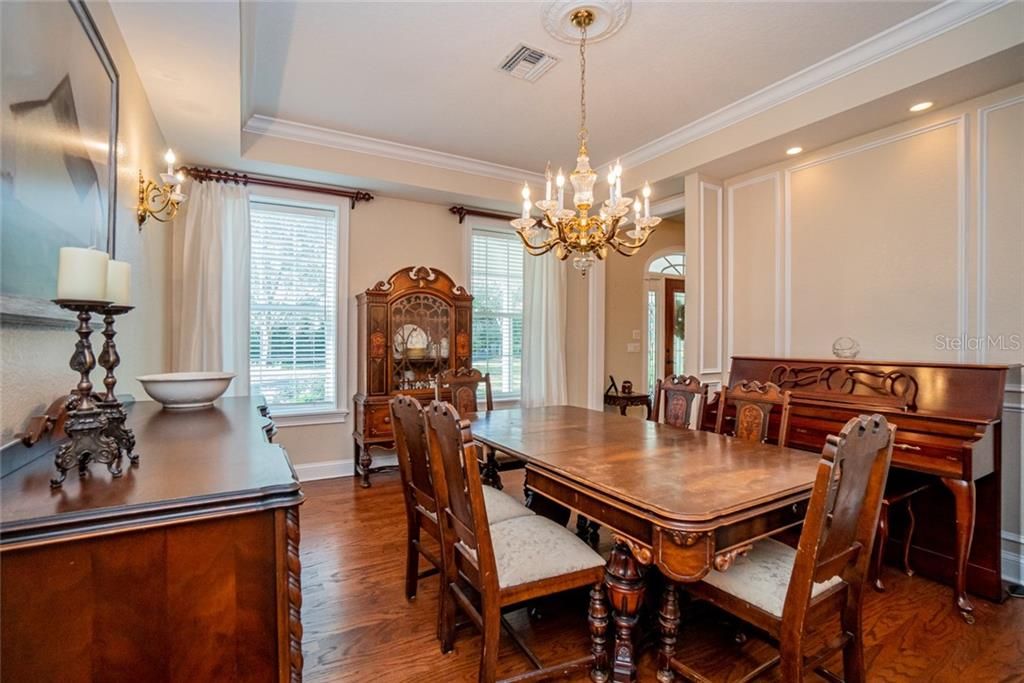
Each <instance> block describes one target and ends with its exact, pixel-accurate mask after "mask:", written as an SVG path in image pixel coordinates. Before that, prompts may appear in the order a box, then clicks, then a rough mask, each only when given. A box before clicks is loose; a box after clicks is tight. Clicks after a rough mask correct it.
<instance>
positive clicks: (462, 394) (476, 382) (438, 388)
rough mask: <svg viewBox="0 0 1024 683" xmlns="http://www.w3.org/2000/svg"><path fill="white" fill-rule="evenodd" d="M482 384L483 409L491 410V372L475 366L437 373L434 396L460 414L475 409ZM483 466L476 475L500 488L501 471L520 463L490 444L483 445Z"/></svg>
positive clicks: (488, 483)
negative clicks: (500, 452)
mask: <svg viewBox="0 0 1024 683" xmlns="http://www.w3.org/2000/svg"><path fill="white" fill-rule="evenodd" d="M481 385H482V386H483V388H484V404H483V409H484V410H494V393H493V392H492V390H491V375H490V373H488V374H484V373H482V372H480V371H479V370H477V369H476V368H458V369H457V370H445V371H443V372H442V373H441V374H439V375H438V376H437V382H436V384H435V385H434V386H435V391H434V397H435V398H436V399H437V400H438V401H447V402H448V403H451V404H452V405H453V406H455V409H456V410H457V411H458V412H459V413H462V414H466V415H468V414H469V413H475V412H478V411H479V410H480V409H481V408H480V400H479V397H480V387H481ZM481 450H482V452H483V456H484V458H483V470H482V471H481V472H480V476H481V477H482V478H483V483H484V486H492V487H494V488H496V489H498V490H499V491H500V490H502V489H503V488H504V485H503V484H502V483H501V472H503V471H507V470H517V469H522V467H523V463H522V461H521V460H517V459H516V458H509V457H508V456H506V457H504V458H503V457H501V456H500V455H499V454H498V453H496V452H495V450H494V449H493V448H488V447H486V446H484V447H483V448H482V449H481Z"/></svg>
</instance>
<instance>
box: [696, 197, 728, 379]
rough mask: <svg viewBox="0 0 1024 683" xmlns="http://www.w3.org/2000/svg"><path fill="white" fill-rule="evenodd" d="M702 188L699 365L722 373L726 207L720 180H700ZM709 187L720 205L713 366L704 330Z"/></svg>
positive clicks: (706, 372) (703, 372) (706, 370)
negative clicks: (724, 211) (714, 181)
mask: <svg viewBox="0 0 1024 683" xmlns="http://www.w3.org/2000/svg"><path fill="white" fill-rule="evenodd" d="M699 189H700V191H699V192H698V194H699V195H700V197H699V205H700V210H699V216H700V219H699V220H700V224H699V230H698V235H699V242H700V244H699V245H698V251H699V254H698V256H699V262H700V296H699V299H698V310H699V315H700V329H699V330H698V334H700V335H701V343H700V348H699V350H698V353H697V368H698V372H699V373H700V374H701V375H702V376H703V375H719V374H721V372H722V365H723V361H722V351H723V348H722V345H723V339H722V337H723V334H722V333H723V328H724V322H725V321H724V315H723V314H724V311H723V306H724V298H723V296H722V289H723V283H724V279H723V275H724V273H723V272H722V270H723V265H724V260H725V258H724V253H723V248H722V247H723V244H722V241H723V234H722V208H723V207H722V186H721V185H719V184H716V183H711V182H707V181H705V180H701V181H700V185H699ZM705 190H711V191H713V192H714V193H715V207H716V212H717V213H716V220H715V226H714V230H715V235H714V238H713V239H714V245H715V261H716V263H717V266H718V268H717V272H716V277H715V279H716V282H715V308H716V309H717V311H718V317H717V318H716V326H717V328H718V329H717V334H716V335H715V352H716V354H717V356H716V358H717V359H716V361H715V363H714V364H713V365H711V366H709V365H708V364H707V354H705V352H704V347H705V344H704V330H705V329H706V327H707V325H706V315H705V314H706V310H707V304H706V302H707V298H708V297H707V291H708V290H707V269H706V268H705V264H706V259H705V256H704V253H705V251H706V244H705V240H706V239H707V236H706V233H707V226H706V225H705V222H704V216H705V215H706V211H705V209H706V208H707V207H706V206H705V202H704V195H705Z"/></svg>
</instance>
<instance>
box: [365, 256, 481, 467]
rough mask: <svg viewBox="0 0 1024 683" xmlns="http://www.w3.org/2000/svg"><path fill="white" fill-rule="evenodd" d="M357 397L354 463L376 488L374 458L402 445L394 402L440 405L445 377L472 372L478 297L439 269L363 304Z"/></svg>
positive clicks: (418, 269) (400, 277) (406, 279)
mask: <svg viewBox="0 0 1024 683" xmlns="http://www.w3.org/2000/svg"><path fill="white" fill-rule="evenodd" d="M356 301H357V306H358V328H359V329H358V336H357V339H358V351H357V373H356V383H357V393H356V395H355V397H354V399H353V404H354V411H355V420H354V422H355V428H354V430H353V433H352V438H353V441H354V451H353V458H354V460H355V470H356V474H357V475H359V476H361V477H362V485H363V486H364V487H367V486H369V485H370V474H371V473H373V472H375V471H377V469H375V468H374V467H373V454H372V450H373V449H375V448H378V449H385V450H387V449H391V448H394V445H395V437H394V431H393V430H392V428H391V415H390V413H389V412H388V401H389V400H391V397H392V396H395V395H397V394H399V393H403V394H408V395H410V396H414V397H416V398H417V399H419V400H420V401H422V402H425V401H429V400H430V399H431V398H433V397H434V384H435V378H436V377H437V375H438V374H439V373H440V372H442V371H444V370H456V369H458V368H466V369H468V368H469V367H470V365H471V362H472V357H473V349H472V341H473V297H472V296H471V295H470V294H469V292H467V291H466V289H465V288H464V287H462V286H461V285H458V284H456V283H455V281H454V280H452V278H451V277H449V276H448V275H447V274H446V273H444V272H442V271H440V270H437V269H436V268H428V267H426V266H414V267H411V268H403V269H402V270H399V271H398V272H396V273H394V274H393V275H392V276H391V277H389V278H388V279H387V280H382V281H380V282H378V283H377V284H375V285H374V286H373V287H371V288H370V289H368V290H366V291H365V292H361V293H360V294H359V295H358V296H356Z"/></svg>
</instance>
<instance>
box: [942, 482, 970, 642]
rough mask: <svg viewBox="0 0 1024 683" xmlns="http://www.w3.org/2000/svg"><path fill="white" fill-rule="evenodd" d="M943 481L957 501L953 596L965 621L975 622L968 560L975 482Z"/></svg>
mask: <svg viewBox="0 0 1024 683" xmlns="http://www.w3.org/2000/svg"><path fill="white" fill-rule="evenodd" d="M942 483H943V484H945V485H946V488H948V489H949V490H950V492H951V493H952V494H953V498H954V500H955V501H956V574H955V577H954V583H953V585H954V589H953V590H954V594H953V598H954V602H955V604H956V607H957V609H959V610H960V614H961V615H962V616H963V618H964V621H966V622H967V623H968V624H973V623H974V615H973V614H972V612H973V611H974V605H973V604H971V601H970V599H969V598H968V597H967V560H968V558H969V557H970V554H971V540H972V539H973V538H974V482H973V481H963V480H962V479H947V478H943V479H942Z"/></svg>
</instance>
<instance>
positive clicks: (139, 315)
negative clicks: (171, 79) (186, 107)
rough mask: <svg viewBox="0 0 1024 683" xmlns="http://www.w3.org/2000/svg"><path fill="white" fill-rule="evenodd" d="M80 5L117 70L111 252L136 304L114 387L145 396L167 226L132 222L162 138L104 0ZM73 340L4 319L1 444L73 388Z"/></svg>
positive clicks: (163, 304)
mask: <svg viewBox="0 0 1024 683" xmlns="http://www.w3.org/2000/svg"><path fill="white" fill-rule="evenodd" d="M87 4H88V6H89V11H90V12H91V13H92V15H93V18H94V19H95V20H96V25H97V27H98V28H99V31H100V34H101V35H102V36H103V40H104V41H105V42H106V44H107V48H108V49H109V50H110V54H111V56H112V57H113V60H114V63H115V64H116V65H117V70H118V72H119V74H120V77H121V82H120V86H121V89H120V95H121V96H120V125H119V135H118V141H119V144H120V145H121V146H122V148H123V156H122V157H121V158H119V160H118V185H117V203H118V206H117V214H116V246H115V252H116V255H117V258H118V259H120V260H124V261H128V262H130V263H131V264H132V292H133V297H134V300H135V302H136V310H135V311H133V312H132V313H130V314H128V315H126V316H124V318H122V319H121V321H120V322H119V323H118V332H119V333H118V337H117V345H118V349H119V350H120V352H121V368H120V370H119V371H118V373H117V374H118V379H119V383H118V387H117V388H118V393H121V392H128V393H132V394H134V395H135V396H136V397H144V394H143V392H142V389H141V387H140V386H139V384H138V382H136V381H135V379H134V378H135V377H136V376H137V375H142V374H146V373H152V372H161V371H163V370H165V369H166V367H167V364H168V361H169V349H168V344H167V340H166V337H167V335H166V319H167V310H168V304H167V271H168V262H169V261H168V259H169V248H170V241H169V238H170V232H169V228H168V227H167V226H165V225H163V224H161V223H157V222H155V221H149V222H148V223H147V224H146V225H145V227H144V228H143V229H142V231H141V232H140V231H139V229H138V226H137V224H136V222H135V202H136V196H137V193H138V172H139V167H142V169H143V171H144V172H145V174H146V176H147V177H152V176H154V175H155V174H156V173H158V172H159V164H160V163H161V162H162V158H163V153H164V148H165V142H164V138H163V134H162V133H161V132H160V128H159V126H158V125H157V122H156V119H155V118H154V117H153V112H152V110H151V109H150V106H149V101H148V100H147V99H146V93H145V91H144V90H143V88H142V83H141V82H140V81H139V78H138V74H137V73H136V71H135V65H134V63H133V62H132V59H131V56H130V55H129V54H128V51H127V48H126V47H125V44H124V39H123V38H122V37H121V33H120V30H119V29H118V27H117V23H116V22H115V21H114V18H113V15H112V14H111V12H110V7H109V5H107V3H105V2H88V3H87ZM54 287H55V288H56V283H55V284H54ZM96 336H97V335H94V341H95V337H96ZM74 340H75V336H74V333H73V332H72V330H71V328H67V329H54V328H47V327H34V326H21V325H18V326H13V325H4V326H3V329H2V330H0V361H2V362H0V387H2V394H0V406H2V409H0V415H2V419H0V426H2V441H3V442H4V443H6V442H7V441H9V440H10V439H11V438H12V437H13V436H14V434H15V433H16V432H18V431H20V430H21V429H23V428H24V426H25V421H26V420H27V419H28V417H30V416H31V415H34V414H37V413H39V412H40V411H41V410H42V409H45V408H46V406H47V405H48V404H49V403H50V402H51V401H53V399H55V398H57V397H58V396H60V395H62V394H67V393H68V392H69V391H70V390H71V389H72V388H73V387H74V385H75V383H76V381H77V375H75V374H74V373H73V372H72V371H71V370H70V369H69V368H68V358H69V357H70V355H71V351H72V350H73V344H74ZM93 381H94V382H98V381H99V376H98V375H97V373H93Z"/></svg>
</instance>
